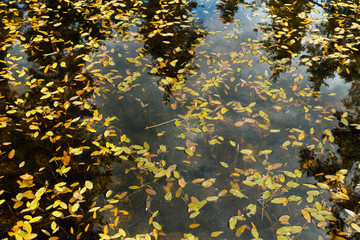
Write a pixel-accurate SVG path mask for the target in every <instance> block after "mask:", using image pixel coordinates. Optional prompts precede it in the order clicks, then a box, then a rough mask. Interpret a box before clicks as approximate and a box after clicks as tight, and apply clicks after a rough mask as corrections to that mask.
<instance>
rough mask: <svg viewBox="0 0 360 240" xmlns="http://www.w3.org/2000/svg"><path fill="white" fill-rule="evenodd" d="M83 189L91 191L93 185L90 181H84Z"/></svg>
mask: <svg viewBox="0 0 360 240" xmlns="http://www.w3.org/2000/svg"><path fill="white" fill-rule="evenodd" d="M85 187H86V188H87V189H89V190H91V189H93V187H94V185H93V183H92V182H90V181H85Z"/></svg>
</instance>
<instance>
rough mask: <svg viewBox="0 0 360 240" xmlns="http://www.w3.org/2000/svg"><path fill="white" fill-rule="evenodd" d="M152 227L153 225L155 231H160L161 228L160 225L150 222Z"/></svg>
mask: <svg viewBox="0 0 360 240" xmlns="http://www.w3.org/2000/svg"><path fill="white" fill-rule="evenodd" d="M152 225H153V227H154V228H156V229H157V230H159V231H161V229H162V227H161V225H160V224H159V223H157V222H152Z"/></svg>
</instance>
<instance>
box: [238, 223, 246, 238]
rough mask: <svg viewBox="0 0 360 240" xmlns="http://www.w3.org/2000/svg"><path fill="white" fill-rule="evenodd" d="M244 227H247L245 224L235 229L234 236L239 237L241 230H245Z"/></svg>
mask: <svg viewBox="0 0 360 240" xmlns="http://www.w3.org/2000/svg"><path fill="white" fill-rule="evenodd" d="M246 228H247V225H242V226H241V227H239V228H238V229H237V230H236V236H237V237H240V236H241V235H242V234H243V232H244V231H245V229H246Z"/></svg>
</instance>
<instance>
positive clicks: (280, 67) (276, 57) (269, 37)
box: [260, 0, 312, 81]
mask: <svg viewBox="0 0 360 240" xmlns="http://www.w3.org/2000/svg"><path fill="white" fill-rule="evenodd" d="M265 4H266V5H267V6H268V9H269V13H268V14H269V15H270V16H271V23H262V24H261V25H260V26H261V30H262V31H263V34H264V35H265V36H266V39H265V40H264V41H263V42H264V45H265V46H266V51H267V52H268V57H269V59H270V60H271V61H272V62H273V63H274V65H272V66H271V70H272V74H273V75H272V78H273V80H274V81H277V79H278V77H279V75H280V73H283V72H285V71H286V70H287V69H288V67H290V65H291V62H292V58H293V57H294V56H296V55H297V54H299V53H300V52H301V51H302V50H303V49H304V47H303V46H302V43H301V42H302V39H303V38H304V36H305V33H306V29H307V28H308V26H309V23H310V21H308V20H307V19H306V14H308V13H309V12H310V10H311V8H312V5H311V4H309V3H308V1H306V0H300V1H295V2H294V1H288V0H281V1H273V0H269V1H265Z"/></svg>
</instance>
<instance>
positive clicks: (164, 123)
mask: <svg viewBox="0 0 360 240" xmlns="http://www.w3.org/2000/svg"><path fill="white" fill-rule="evenodd" d="M176 120H179V119H178V118H175V119H172V120H169V121H166V122H163V123H159V124H156V125H153V126H150V127H146V128H145V129H150V128H154V127H158V126H161V125H164V124H167V123H169V122H173V121H176Z"/></svg>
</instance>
